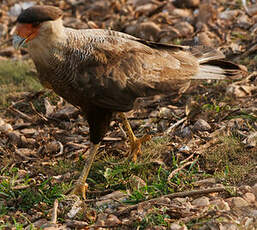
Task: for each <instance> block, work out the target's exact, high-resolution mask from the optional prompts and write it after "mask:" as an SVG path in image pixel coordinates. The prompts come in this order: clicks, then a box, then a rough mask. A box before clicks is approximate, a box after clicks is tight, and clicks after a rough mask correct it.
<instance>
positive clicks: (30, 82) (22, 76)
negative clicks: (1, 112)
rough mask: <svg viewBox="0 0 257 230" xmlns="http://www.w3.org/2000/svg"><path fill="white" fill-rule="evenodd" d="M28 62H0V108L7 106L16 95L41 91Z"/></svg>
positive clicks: (31, 65) (32, 68)
mask: <svg viewBox="0 0 257 230" xmlns="http://www.w3.org/2000/svg"><path fill="white" fill-rule="evenodd" d="M33 70H34V66H33V64H32V62H29V61H10V60H6V61H0V107H2V106H4V107H6V106H8V105H9V104H10V101H11V98H13V97H15V94H16V93H19V92H27V91H38V90H40V89H42V86H41V84H40V82H39V81H38V80H37V77H36V72H35V71H33Z"/></svg>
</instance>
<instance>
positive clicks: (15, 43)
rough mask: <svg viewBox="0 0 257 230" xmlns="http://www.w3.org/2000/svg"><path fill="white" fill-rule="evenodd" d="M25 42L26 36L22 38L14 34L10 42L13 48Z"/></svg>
mask: <svg viewBox="0 0 257 230" xmlns="http://www.w3.org/2000/svg"><path fill="white" fill-rule="evenodd" d="M25 43H26V38H22V37H20V36H19V35H16V34H15V35H14V36H13V40H12V44H13V46H14V48H15V49H19V48H21V47H23V46H24V45H25Z"/></svg>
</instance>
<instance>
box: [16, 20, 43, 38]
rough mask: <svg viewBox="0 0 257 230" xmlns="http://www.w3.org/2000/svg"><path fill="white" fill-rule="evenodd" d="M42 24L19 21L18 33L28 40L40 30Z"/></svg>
mask: <svg viewBox="0 0 257 230" xmlns="http://www.w3.org/2000/svg"><path fill="white" fill-rule="evenodd" d="M39 28H40V25H37V26H34V25H32V24H29V23H18V24H17V25H16V34H17V35H19V36H20V37H22V38H25V39H26V42H28V41H31V40H33V39H34V38H35V37H36V36H37V34H38V32H39Z"/></svg>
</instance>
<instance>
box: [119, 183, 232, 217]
mask: <svg viewBox="0 0 257 230" xmlns="http://www.w3.org/2000/svg"><path fill="white" fill-rule="evenodd" d="M231 188H234V187H217V188H209V189H199V190H191V191H185V192H177V193H172V194H167V195H164V196H161V197H158V198H154V199H151V200H146V201H143V202H141V203H138V204H135V205H131V206H129V207H127V208H126V209H124V210H121V211H118V212H116V213H114V215H116V216H122V215H125V214H127V213H129V212H130V211H132V210H135V209H137V208H138V206H139V205H143V206H144V205H147V204H149V203H150V204H154V203H155V202H158V200H160V199H163V198H170V199H173V198H176V197H187V196H195V195H204V194H209V193H214V192H225V191H226V190H228V189H231Z"/></svg>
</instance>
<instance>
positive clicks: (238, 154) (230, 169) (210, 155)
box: [204, 136, 257, 185]
mask: <svg viewBox="0 0 257 230" xmlns="http://www.w3.org/2000/svg"><path fill="white" fill-rule="evenodd" d="M219 141H220V142H219V143H217V144H215V146H213V147H211V148H209V149H208V151H207V152H206V154H205V155H204V158H205V161H206V162H205V167H206V168H207V170H209V169H211V170H212V171H213V172H212V173H213V174H214V176H215V177H217V178H218V179H219V180H221V181H222V182H223V183H228V184H233V185H238V184H240V182H242V181H243V182H244V183H246V181H248V182H250V181H251V177H250V175H254V174H255V172H254V171H255V162H256V159H257V154H256V152H255V151H254V150H253V151H251V149H247V148H245V146H244V144H242V142H241V141H240V140H239V139H238V137H234V136H223V137H221V138H220V140H219ZM254 159H255V160H254Z"/></svg>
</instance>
